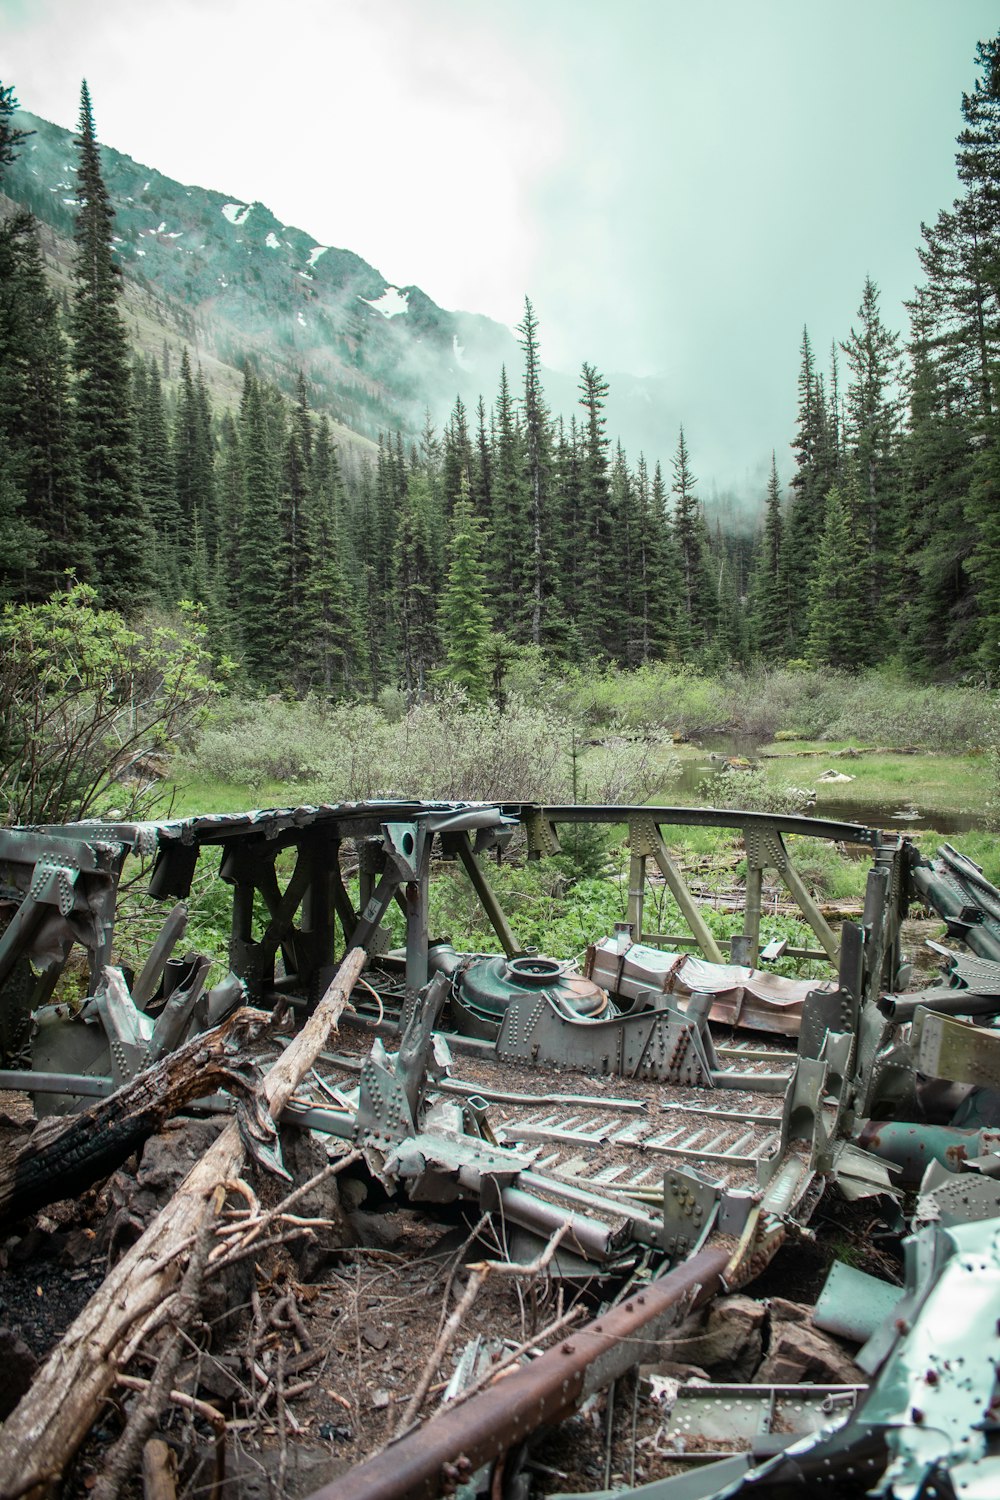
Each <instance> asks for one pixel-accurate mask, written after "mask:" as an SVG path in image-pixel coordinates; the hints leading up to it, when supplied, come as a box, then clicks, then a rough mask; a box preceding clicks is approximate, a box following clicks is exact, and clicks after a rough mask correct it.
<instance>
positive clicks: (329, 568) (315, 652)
mask: <svg viewBox="0 0 1000 1500" xmlns="http://www.w3.org/2000/svg"><path fill="white" fill-rule="evenodd" d="M309 481H310V482H309V488H308V499H307V504H306V511H305V514H304V517H303V531H304V537H305V559H306V563H305V571H304V575H303V579H302V592H303V603H302V611H301V618H300V620H299V621H298V629H297V637H298V640H299V642H300V648H301V651H302V656H303V659H304V660H303V666H304V669H305V673H306V675H307V678H308V685H309V686H318V687H321V688H322V690H323V692H324V693H326V694H327V695H330V694H340V693H348V692H350V691H351V689H352V688H354V687H356V686H357V685H358V683H357V657H358V646H359V631H358V623H357V619H356V614H355V609H354V598H353V595H352V592H351V587H350V585H349V583H348V559H347V557H346V552H345V528H344V521H343V509H344V488H343V481H342V478H341V473H340V464H339V461H338V458H337V450H336V447H335V446H334V443H333V438H332V434H331V432H330V423H329V421H328V419H327V418H326V417H324V418H323V419H322V421H321V422H320V424H319V430H318V432H317V433H316V440H315V442H314V443H313V445H312V454H311V469H310V476H309Z"/></svg>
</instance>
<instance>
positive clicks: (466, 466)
mask: <svg viewBox="0 0 1000 1500" xmlns="http://www.w3.org/2000/svg"><path fill="white" fill-rule="evenodd" d="M472 486H473V473H472V443H471V441H470V439H469V423H468V419H467V418H466V415H465V405H464V403H463V401H462V398H461V396H456V397H455V405H454V407H453V409H452V413H451V417H450V419H449V422H448V425H447V427H446V428H445V430H444V460H443V463H442V468H441V498H442V502H443V505H444V513H445V515H446V516H450V515H451V512H452V510H453V508H454V506H455V505H456V504H457V503H458V500H459V497H460V496H461V495H462V494H463V493H464V494H466V495H471V493H472Z"/></svg>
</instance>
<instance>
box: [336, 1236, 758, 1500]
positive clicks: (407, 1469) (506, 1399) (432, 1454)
mask: <svg viewBox="0 0 1000 1500" xmlns="http://www.w3.org/2000/svg"><path fill="white" fill-rule="evenodd" d="M728 1260H729V1253H728V1252H727V1251H726V1250H718V1249H710V1250H702V1251H701V1252H700V1253H699V1254H698V1255H695V1256H693V1257H692V1259H691V1260H687V1261H684V1262H682V1263H681V1265H679V1266H677V1267H675V1269H674V1270H672V1271H670V1272H668V1273H667V1275H666V1276H661V1277H659V1278H658V1279H657V1280H656V1281H653V1282H650V1284H649V1285H648V1286H647V1287H645V1288H644V1289H643V1290H642V1291H641V1292H638V1293H633V1294H632V1295H631V1296H629V1297H628V1298H627V1299H626V1300H625V1301H624V1302H619V1303H617V1304H616V1305H615V1306H614V1307H612V1308H611V1310H610V1311H609V1312H607V1313H604V1314H603V1315H602V1316H601V1317H599V1318H596V1319H595V1320H594V1321H593V1322H591V1323H587V1324H586V1325H585V1326H584V1327H583V1328H578V1329H575V1330H574V1331H573V1332H571V1333H569V1334H568V1335H567V1336H566V1337H565V1338H564V1339H562V1340H561V1341H560V1343H558V1344H556V1345H554V1346H553V1347H552V1348H551V1349H548V1350H546V1352H545V1353H544V1354H542V1355H539V1357H538V1358H537V1359H535V1360H532V1361H531V1363H530V1364H527V1365H522V1366H520V1368H519V1369H517V1370H516V1371H515V1372H514V1373H513V1374H508V1375H506V1376H505V1377H504V1378H503V1380H500V1381H498V1382H497V1383H496V1384H494V1385H492V1386H487V1388H486V1389H485V1390H484V1391H482V1392H480V1394H479V1395H478V1396H473V1397H471V1398H470V1399H469V1400H468V1401H466V1402H463V1403H462V1404H461V1405H459V1406H456V1407H454V1408H451V1409H449V1408H447V1407H446V1408H445V1409H444V1411H442V1412H441V1413H440V1414H439V1415H437V1416H435V1417H432V1418H431V1419H430V1420H429V1421H427V1422H424V1423H423V1425H422V1426H420V1427H418V1428H416V1429H415V1430H414V1431H413V1432H410V1433H409V1434H408V1435H407V1436H406V1437H404V1438H402V1439H401V1440H400V1441H399V1442H398V1443H394V1444H392V1446H390V1447H388V1448H384V1449H383V1450H382V1452H381V1453H378V1454H376V1455H375V1457H374V1458H372V1459H369V1461H368V1462H367V1463H365V1464H361V1465H359V1466H358V1467H357V1468H354V1469H352V1470H351V1471H350V1473H348V1474H345V1475H344V1476H343V1477H342V1478H340V1479H335V1480H334V1482H333V1483H332V1484H328V1485H325V1486H324V1488H323V1489H321V1490H317V1491H316V1492H315V1494H313V1495H311V1496H310V1497H309V1500H434V1497H436V1496H438V1495H440V1494H441V1493H442V1490H443V1488H444V1487H445V1486H446V1485H447V1483H448V1481H449V1479H451V1480H453V1478H454V1468H455V1467H456V1466H457V1467H458V1468H459V1470H460V1471H466V1470H467V1472H469V1473H471V1472H473V1471H474V1470H475V1469H477V1468H479V1467H480V1465H482V1464H484V1463H489V1462H490V1461H491V1460H492V1459H494V1458H496V1457H497V1456H498V1455H499V1454H501V1453H504V1452H505V1451H506V1450H507V1449H508V1448H510V1447H513V1445H514V1444H515V1443H521V1442H523V1441H524V1440H525V1439H526V1438H528V1437H530V1436H531V1435H532V1434H533V1433H535V1432H537V1431H538V1429H539V1428H540V1427H544V1426H546V1425H548V1424H549V1423H552V1422H559V1421H562V1420H563V1418H565V1417H567V1416H569V1415H570V1413H571V1412H572V1411H573V1410H574V1408H575V1407H576V1406H578V1405H579V1403H580V1402H581V1401H583V1400H584V1399H585V1398H586V1397H587V1396H588V1395H590V1394H591V1393H592V1392H594V1391H598V1390H603V1389H604V1387H605V1386H607V1385H609V1384H610V1383H611V1381H612V1380H616V1379H617V1378H618V1377H619V1376H620V1375H624V1374H625V1373H626V1371H628V1370H630V1369H631V1368H632V1367H633V1365H636V1364H639V1363H641V1362H642V1361H643V1360H648V1359H651V1358H653V1357H655V1354H656V1353H657V1352H658V1351H657V1345H658V1344H659V1342H660V1341H661V1340H662V1339H663V1338H664V1336H665V1335H666V1334H667V1333H668V1332H669V1330H670V1329H671V1328H673V1327H674V1326H675V1325H676V1324H677V1322H678V1321H679V1320H680V1318H681V1317H682V1316H684V1315H685V1314H686V1313H688V1312H689V1311H690V1310H691V1309H692V1308H694V1307H698V1306H700V1305H701V1304H702V1303H704V1302H708V1301H710V1300H711V1298H712V1297H714V1296H715V1294H716V1293H717V1292H718V1291H719V1290H721V1287H722V1277H723V1272H724V1271H725V1269H726V1264H727V1262H728Z"/></svg>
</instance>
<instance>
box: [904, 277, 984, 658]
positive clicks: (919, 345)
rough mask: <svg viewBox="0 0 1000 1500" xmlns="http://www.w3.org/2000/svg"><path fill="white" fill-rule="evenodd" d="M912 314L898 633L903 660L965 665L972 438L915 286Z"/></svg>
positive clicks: (971, 636)
mask: <svg viewBox="0 0 1000 1500" xmlns="http://www.w3.org/2000/svg"><path fill="white" fill-rule="evenodd" d="M910 316H911V321H912V328H913V332H912V337H911V340H910V346H909V352H910V380H909V428H908V432H907V434H906V438H905V441H904V444H903V450H902V485H903V533H902V545H901V548H900V552H901V570H900V571H901V588H900V609H899V631H900V639H901V654H902V659H903V661H904V662H905V664H906V665H907V666H908V667H909V668H910V669H911V670H912V671H914V672H916V673H918V674H926V673H927V672H928V671H929V672H931V673H933V674H940V673H943V672H946V671H953V670H954V669H955V668H956V667H958V668H963V667H964V668H969V667H970V666H971V665H972V658H973V655H974V652H975V649H976V645H977V635H976V626H977V621H976V606H975V597H974V592H973V583H972V579H971V577H970V574H969V567H968V564H969V555H970V553H971V551H972V549H973V545H974V541H975V536H974V533H973V532H971V531H970V528H969V526H968V525H967V523H966V517H965V513H964V505H965V500H966V497H967V495H968V492H969V486H970V480H971V472H970V471H971V462H972V444H971V433H970V431H969V424H968V421H967V419H966V417H965V415H964V414H963V411H962V399H961V395H960V392H958V391H957V390H956V389H955V388H954V387H952V388H951V390H949V389H948V387H947V385H946V384H945V380H946V374H945V370H944V367H942V366H941V365H940V364H939V363H938V362H937V361H936V359H935V355H934V351H935V342H936V339H935V328H934V322H933V317H932V315H931V314H930V312H929V310H928V307H927V299H926V297H925V295H924V294H923V293H922V292H920V291H918V293H917V296H916V298H915V300H914V302H913V303H912V304H911V307H910Z"/></svg>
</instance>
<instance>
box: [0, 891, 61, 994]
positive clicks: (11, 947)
mask: <svg viewBox="0 0 1000 1500" xmlns="http://www.w3.org/2000/svg"><path fill="white" fill-rule="evenodd" d="M52 910H53V908H52V907H51V906H47V905H46V904H45V903H44V902H42V901H36V900H35V899H34V897H33V896H25V898H24V900H23V901H22V902H21V904H20V906H19V907H18V908H17V911H16V912H15V913H14V915H13V916H12V917H11V919H10V922H9V923H8V925H7V930H6V932H5V933H4V934H3V937H0V986H2V985H3V984H4V983H5V982H6V980H7V979H8V978H9V976H10V973H11V971H12V969H13V967H14V965H15V964H16V963H17V961H18V959H19V958H20V957H21V955H22V953H23V952H25V951H26V950H27V947H28V944H29V943H30V942H31V939H32V938H33V937H34V935H35V933H36V932H37V931H38V929H39V927H41V925H42V923H43V922H44V920H45V918H46V916H47V915H48V914H49V913H50V912H51V911H52Z"/></svg>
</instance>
